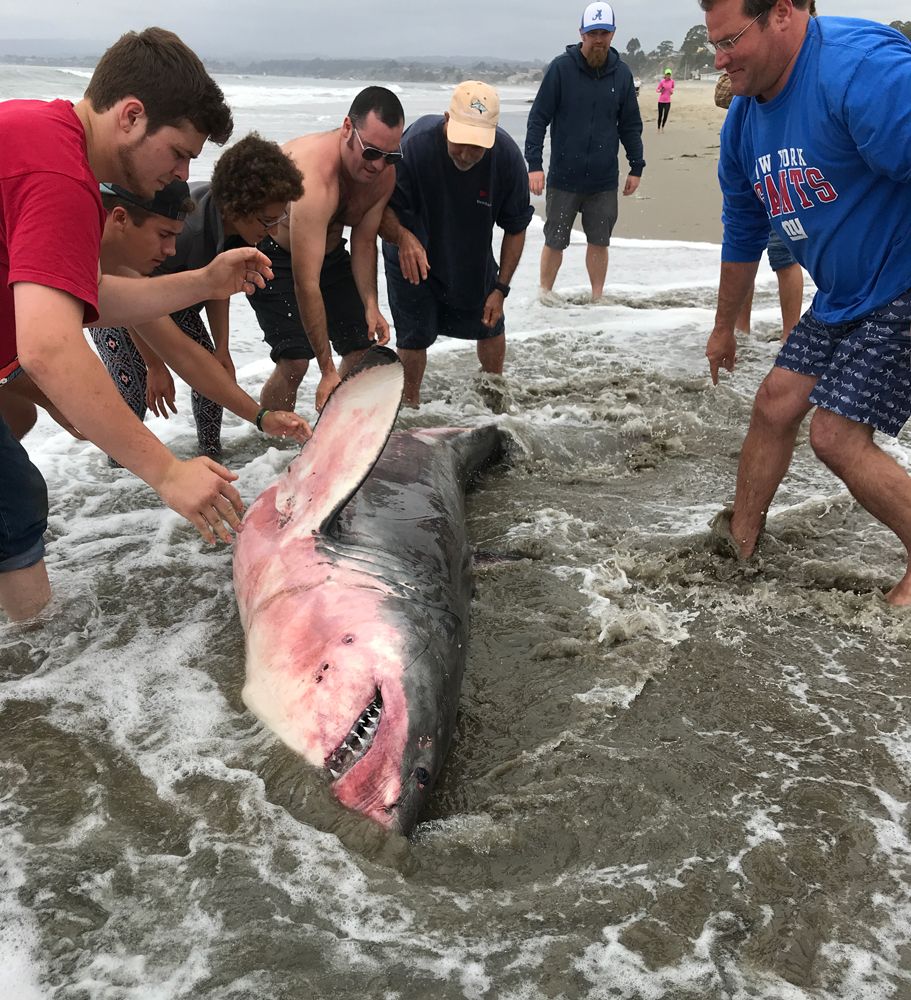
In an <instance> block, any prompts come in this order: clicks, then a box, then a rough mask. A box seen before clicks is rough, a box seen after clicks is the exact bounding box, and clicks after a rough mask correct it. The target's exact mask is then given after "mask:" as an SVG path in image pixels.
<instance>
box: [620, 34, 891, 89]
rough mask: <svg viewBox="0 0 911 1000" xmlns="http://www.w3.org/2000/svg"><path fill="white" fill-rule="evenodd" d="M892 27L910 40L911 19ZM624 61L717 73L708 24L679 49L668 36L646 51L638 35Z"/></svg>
mask: <svg viewBox="0 0 911 1000" xmlns="http://www.w3.org/2000/svg"><path fill="white" fill-rule="evenodd" d="M890 26H891V27H893V28H895V29H897V30H898V31H900V32H901V33H902V34H903V35H904V36H905V37H906V38H908V39H909V40H911V21H892V22H891V25H890ZM623 61H624V62H625V63H626V64H627V65H628V66H629V68H630V69H631V70H632V71H633V73H634V74H636V75H637V76H651V75H652V74H654V75H655V76H660V75H661V73H662V72H663V71H664V69H665V67H667V66H670V67H671V68H672V69H673V71H674V75H675V76H677V77H679V78H680V79H682V80H685V79H686V78H687V77H691V76H699V75H700V74H702V73H711V72H714V62H715V56H714V53H713V52H712V50H711V49H710V48H709V46H708V36H707V34H706V30H705V25H704V24H694V25H693V27H692V28H690V30H689V31H688V32H687V33H686V37H685V38H684V39H683V43H682V44H681V46H680V47H679V48H675V46H674V43H673V42H672V41H670V39H667V40H665V41H663V42H659V43H658V45H657V46H655V48H654V49H652V51H651V52H646V51H645V50H644V49H643V48H642V45H641V43H640V41H639V39H638V38H631V39H630V40H629V41H628V42H627V43H626V51H625V52H624V54H623Z"/></svg>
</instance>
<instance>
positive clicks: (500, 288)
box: [493, 281, 509, 299]
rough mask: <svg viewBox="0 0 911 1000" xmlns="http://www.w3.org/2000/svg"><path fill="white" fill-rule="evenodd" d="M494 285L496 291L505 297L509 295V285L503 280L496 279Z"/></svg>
mask: <svg viewBox="0 0 911 1000" xmlns="http://www.w3.org/2000/svg"><path fill="white" fill-rule="evenodd" d="M493 287H494V291H497V292H499V293H500V294H501V295H502V296H503V298H504V299H505V298H506V296H507V295H509V285H504V284H503V282H502V281H495V282H494V283H493Z"/></svg>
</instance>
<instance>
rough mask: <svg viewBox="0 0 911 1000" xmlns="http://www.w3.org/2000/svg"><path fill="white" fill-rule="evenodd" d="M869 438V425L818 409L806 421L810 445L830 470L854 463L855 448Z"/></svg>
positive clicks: (862, 445) (870, 432)
mask: <svg viewBox="0 0 911 1000" xmlns="http://www.w3.org/2000/svg"><path fill="white" fill-rule="evenodd" d="M872 440H873V428H872V427H868V426H866V425H865V424H860V423H858V422H857V421H855V420H849V419H848V418H847V417H842V416H840V415H839V414H837V413H832V411H831V410H825V409H823V408H822V407H820V408H818V409H817V410H816V412H815V413H814V414H813V419H812V420H811V421H810V447H811V448H812V449H813V452H814V454H815V455H816V457H817V458H818V459H819V460H820V462H822V463H823V464H824V465H826V466H828V467H829V468H830V469H831V470H832V471H833V472H834V473H836V475H837V474H839V473H840V471H841V470H845V469H847V468H848V467H850V466H852V465H854V464H855V462H856V459H857V453H858V450H859V449H862V448H865V447H866V446H867V445H869V444H870V443H871V442H872Z"/></svg>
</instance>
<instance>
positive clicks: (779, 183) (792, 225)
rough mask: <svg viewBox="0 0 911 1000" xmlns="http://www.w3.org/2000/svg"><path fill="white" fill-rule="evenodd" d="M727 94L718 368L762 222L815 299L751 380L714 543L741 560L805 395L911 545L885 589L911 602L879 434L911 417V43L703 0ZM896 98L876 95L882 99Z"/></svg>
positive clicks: (874, 510)
mask: <svg viewBox="0 0 911 1000" xmlns="http://www.w3.org/2000/svg"><path fill="white" fill-rule="evenodd" d="M700 4H701V6H702V9H703V10H704V11H705V12H706V15H705V24H706V29H707V31H708V40H709V44H710V45H712V46H713V47H714V49H715V52H716V55H715V66H716V67H717V68H718V69H721V70H725V71H726V72H727V73H728V76H729V77H730V81H731V90H732V92H733V93H734V95H735V97H734V100H733V102H732V104H731V107H730V110H729V111H728V115H727V118H726V119H725V123H724V128H723V129H722V133H721V158H720V163H719V170H718V173H719V178H720V181H721V189H722V193H723V195H724V211H723V216H722V218H723V221H724V241H723V244H722V255H721V260H722V263H721V282H720V286H719V289H718V308H717V312H716V315H715V326H714V329H713V330H712V333H711V336H710V337H709V341H708V346H707V347H706V356H707V357H708V361H709V366H710V371H711V375H712V381H713V382H715V383H717V381H718V372H719V368H725V369H727V370H728V371H733V369H734V364H735V362H736V356H737V343H736V339H735V337H734V320H735V317H736V315H737V312H738V310H739V308H740V306H741V304H742V303H743V301H744V299H745V297H746V295H747V293H748V290H749V287H750V284H751V282H752V281H753V278H754V276H755V274H756V265H757V262H758V260H759V257H760V255H761V253H762V250H763V247H764V245H765V242H766V238H767V233H768V229H769V223H770V222H771V225H772V228H773V230H774V231H775V232H777V233H778V234H779V235H780V236H781V237H782V239H783V240H784V242H785V244H786V245H787V246H789V247H790V248H791V252H792V253H793V254H794V257H795V258H796V259H797V261H798V262H799V263H800V264H802V265H803V267H804V268H806V270H807V271H808V272H809V273H810V276H811V277H812V278H813V281H814V282H815V283H816V288H817V292H816V296H815V297H814V299H813V303H812V305H811V306H810V308H809V309H808V310H807V312H806V313H805V314H804V315H803V317H802V318H801V320H800V322H799V323H798V324H797V326H796V327H794V330H793V331H792V332H791V334H790V336H789V337H788V339H787V342H786V343H785V344H784V346H783V347H782V349H781V351H780V353H779V355H778V358H777V360H776V362H775V367H774V368H773V369H772V371H771V372H770V373H769V375H768V376H767V377H766V379H765V381H764V382H763V383H762V385H761V386H760V388H759V391H758V393H757V394H756V401H755V403H754V406H753V415H752V419H751V421H750V429H749V431H748V433H747V436H746V440H745V441H744V443H743V449H742V451H741V455H740V468H739V470H738V473H737V492H736V495H735V500H734V506H733V509H732V510H726V511H722V513H721V514H719V515H718V516H717V517H716V518H715V521H714V522H713V540H714V542H715V544H716V548H717V549H719V550H720V551H726V552H729V553H730V554H731V555H734V556H736V557H737V558H740V559H747V558H749V557H750V556H751V555H752V553H753V550H754V549H755V547H756V545H757V542H758V540H759V537H760V535H761V533H762V528H763V523H764V521H765V516H766V512H767V511H768V508H769V505H770V504H771V502H772V498H773V497H774V495H775V491H776V490H777V489H778V485H779V483H780V482H781V480H782V479H783V477H784V475H785V473H786V472H787V469H788V465H789V464H790V461H791V455H792V453H793V450H794V443H795V440H796V438H797V432H798V430H799V429H800V426H801V424H802V423H803V421H804V418H805V417H806V416H807V414H808V413H809V412H810V410H811V409H813V407H814V406H815V407H816V412H815V413H814V414H813V417H812V420H811V422H810V444H811V446H812V448H813V450H814V452H815V453H816V455H817V457H818V458H819V459H820V460H821V461H822V462H824V463H825V464H826V465H827V466H828V467H829V469H831V470H832V472H834V473H835V475H836V476H838V477H839V479H841V480H842V481H843V482H844V484H845V486H847V488H848V489H849V490H850V491H851V493H852V494H853V496H854V497H855V499H856V500H857V501H858V502H859V503H860V504H862V505H863V506H864V507H865V508H866V509H867V510H868V511H869V512H870V513H871V514H872V515H873V516H874V517H876V518H877V519H879V520H880V521H882V522H883V523H884V524H885V525H887V526H888V527H889V528H891V529H892V530H893V531H894V532H895V533H896V535H898V537H899V538H900V540H901V541H902V543H903V544H904V546H905V548H906V549H907V551H908V561H909V563H908V569H907V570H906V572H905V575H904V577H903V578H902V579H901V580H900V581H899V583H898V584H896V586H895V587H893V588H892V590H891V591H890V592H889V593H888V594H887V595H886V596H887V600H888V601H889V602H890V603H892V604H897V605H911V477H909V476H908V474H907V472H906V471H905V470H904V469H903V468H902V467H901V466H900V465H899V464H898V463H897V462H896V461H895V460H894V459H893V458H892V457H891V456H890V455H888V454H887V453H886V452H885V451H883V449H882V448H880V447H879V446H878V445H877V444H876V442H875V441H874V439H873V432H874V430H878V431H880V432H882V433H884V434H888V435H890V436H892V437H897V436H898V434H899V433H900V432H901V430H902V427H903V426H904V425H905V423H906V422H907V420H908V417H909V416H911V252H909V248H911V42H909V41H908V40H907V39H906V38H904V37H903V36H902V35H900V34H899V33H898V32H897V31H895V30H894V29H892V28H888V27H885V26H884V25H881V24H874V23H873V22H871V21H860V20H854V19H849V18H841V17H819V18H811V17H810V12H809V10H808V9H807V8H808V4H807V0H700ZM883 94H888V95H890V97H889V100H882V99H881V98H882V95H883Z"/></svg>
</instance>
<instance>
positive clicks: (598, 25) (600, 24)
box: [579, 3, 617, 34]
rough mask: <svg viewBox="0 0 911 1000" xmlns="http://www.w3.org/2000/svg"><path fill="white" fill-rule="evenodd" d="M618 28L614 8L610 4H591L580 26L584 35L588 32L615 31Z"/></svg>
mask: <svg viewBox="0 0 911 1000" xmlns="http://www.w3.org/2000/svg"><path fill="white" fill-rule="evenodd" d="M616 28H617V24H616V19H615V18H614V8H613V7H611V5H610V4H609V3H590V4H589V5H588V6H587V7H586V8H585V11H584V12H583V14H582V23H581V24H580V25H579V30H580V31H581V32H582V33H583V34H585V33H586V32H587V31H615V30H616Z"/></svg>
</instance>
